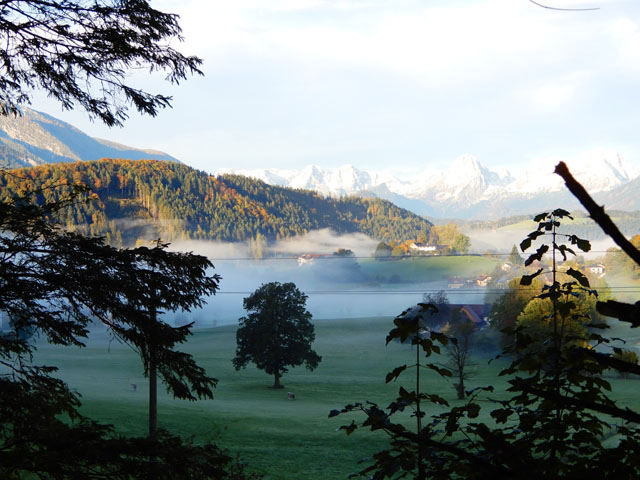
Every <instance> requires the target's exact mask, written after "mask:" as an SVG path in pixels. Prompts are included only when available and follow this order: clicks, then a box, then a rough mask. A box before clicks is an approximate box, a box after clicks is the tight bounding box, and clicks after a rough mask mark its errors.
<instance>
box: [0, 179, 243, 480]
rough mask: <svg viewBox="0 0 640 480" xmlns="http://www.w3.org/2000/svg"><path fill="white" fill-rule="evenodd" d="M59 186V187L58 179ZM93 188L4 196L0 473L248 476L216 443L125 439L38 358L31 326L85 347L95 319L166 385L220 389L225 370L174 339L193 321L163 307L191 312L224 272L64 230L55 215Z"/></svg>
mask: <svg viewBox="0 0 640 480" xmlns="http://www.w3.org/2000/svg"><path fill="white" fill-rule="evenodd" d="M52 188H55V187H52ZM83 190H85V189H83V188H82V187H78V188H74V191H73V192H72V193H71V195H70V196H68V197H66V198H62V199H60V200H59V201H57V202H47V203H44V204H43V205H38V204H36V203H33V202H32V200H33V199H34V198H37V197H38V196H39V195H42V192H41V191H37V190H36V191H32V192H26V193H24V194H23V195H22V196H21V197H17V198H14V199H12V200H10V201H4V202H1V203H0V313H1V314H2V316H3V319H4V320H9V321H8V322H6V323H7V325H9V327H10V328H9V329H8V330H5V331H3V332H2V334H1V335H0V368H1V370H0V477H2V478H33V475H35V476H36V477H37V478H43V479H44V478H47V479H49V478H51V479H71V478H74V479H79V478H82V479H103V478H113V479H123V480H124V479H132V478H167V479H169V478H171V479H211V478H216V479H217V478H233V479H236V478H237V479H240V478H245V476H243V473H242V470H243V469H242V466H241V465H239V464H237V463H236V462H235V461H234V460H233V459H232V458H230V457H229V455H228V454H227V453H226V452H224V451H222V450H220V449H219V448H218V447H217V446H215V445H212V444H207V445H195V444H193V443H191V442H185V441H184V440H182V439H180V438H178V437H175V436H173V435H171V434H169V433H167V432H163V431H159V432H157V433H156V432H152V433H153V434H151V435H150V436H149V437H148V438H124V437H122V436H120V435H117V434H115V433H114V429H113V427H111V426H109V425H102V424H99V423H96V422H94V421H92V420H90V419H88V418H86V417H84V416H83V415H81V414H80V412H79V411H78V408H79V406H80V399H79V395H78V394H77V393H74V392H72V391H71V390H70V389H69V388H68V386H67V385H66V384H65V383H64V382H63V381H61V380H59V379H58V378H55V372H56V368H55V366H41V365H35V364H33V362H32V354H33V352H34V350H35V348H36V347H35V345H34V343H33V342H31V341H30V340H29V335H25V334H24V332H29V333H33V334H35V335H37V336H40V337H44V338H45V339H46V340H47V341H49V342H51V343H54V344H58V345H65V346H68V345H75V346H80V347H82V346H83V340H84V339H85V338H86V337H87V335H88V333H89V327H90V325H91V323H92V322H102V323H103V324H104V325H106V326H107V327H108V328H109V329H111V331H112V332H113V335H114V336H116V337H117V338H119V339H120V340H121V341H124V342H126V343H127V344H129V345H130V346H131V347H132V348H134V349H135V350H136V351H138V352H139V354H140V356H141V359H142V362H143V368H144V371H145V374H146V375H147V376H150V377H153V376H155V375H153V374H152V370H151V368H150V367H151V366H152V365H153V366H154V369H155V368H157V374H158V376H159V377H160V378H161V380H162V381H163V382H164V384H165V385H166V387H167V389H168V390H169V391H170V392H171V393H172V394H173V395H174V396H175V397H176V398H182V399H187V400H196V399H197V398H212V396H213V387H215V384H216V379H214V378H212V377H209V376H208V375H207V374H206V372H205V371H204V369H203V368H202V367H200V366H199V365H198V364H197V363H196V362H195V361H194V359H193V358H192V357H191V356H190V355H188V354H186V353H183V352H180V351H179V350H176V346H177V345H179V344H180V343H182V342H184V341H185V340H186V338H187V337H188V335H189V334H190V329H191V325H186V326H183V327H178V328H175V327H172V326H170V325H168V324H167V323H165V322H163V321H162V320H160V319H158V318H157V316H156V315H157V314H160V313H162V312H164V311H175V310H186V311H188V310H190V309H192V308H197V307H199V306H200V305H202V303H203V297H204V296H205V295H210V294H214V293H215V291H216V290H217V288H218V282H219V280H220V277H219V276H218V275H214V274H212V273H211V270H212V268H213V265H212V264H211V263H210V262H209V260H208V259H207V258H205V257H202V256H199V255H194V254H192V253H176V252H170V251H168V250H167V248H166V247H167V246H166V245H165V244H162V243H160V242H158V243H157V244H156V245H155V246H154V247H152V248H147V247H139V248H135V249H116V248H113V247H110V246H108V245H106V244H105V243H104V240H103V239H102V238H89V237H85V236H82V235H78V234H75V233H71V232H67V231H64V230H62V229H61V228H60V227H59V226H57V225H55V224H53V223H51V222H50V220H49V219H50V217H51V216H52V215H55V213H56V212H57V211H59V210H60V209H61V208H65V207H66V206H68V204H69V203H71V202H76V201H78V195H80V194H81V192H82V191H83Z"/></svg>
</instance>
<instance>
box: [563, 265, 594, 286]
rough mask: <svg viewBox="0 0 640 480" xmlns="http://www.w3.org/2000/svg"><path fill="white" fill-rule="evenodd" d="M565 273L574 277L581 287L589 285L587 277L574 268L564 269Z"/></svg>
mask: <svg viewBox="0 0 640 480" xmlns="http://www.w3.org/2000/svg"><path fill="white" fill-rule="evenodd" d="M566 274H567V275H569V276H571V277H573V278H575V279H576V280H577V281H578V283H579V284H580V285H582V286H583V287H589V279H588V278H587V276H586V275H585V274H584V273H582V272H580V271H578V270H575V269H574V268H569V270H567V271H566Z"/></svg>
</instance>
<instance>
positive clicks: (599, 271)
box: [584, 263, 607, 277]
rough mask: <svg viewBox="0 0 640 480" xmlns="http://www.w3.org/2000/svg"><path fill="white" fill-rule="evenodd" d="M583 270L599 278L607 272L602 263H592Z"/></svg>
mask: <svg viewBox="0 0 640 480" xmlns="http://www.w3.org/2000/svg"><path fill="white" fill-rule="evenodd" d="M584 269H585V270H586V271H587V272H589V273H593V274H594V275H598V276H599V277H603V276H604V274H605V273H606V272H607V269H606V267H605V266H604V265H603V264H602V263H593V264H591V265H587V266H586V267H584Z"/></svg>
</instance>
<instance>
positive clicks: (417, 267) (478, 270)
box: [360, 255, 500, 283]
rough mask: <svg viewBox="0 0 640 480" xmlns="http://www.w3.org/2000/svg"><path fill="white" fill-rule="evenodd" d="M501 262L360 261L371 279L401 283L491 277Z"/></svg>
mask: <svg viewBox="0 0 640 480" xmlns="http://www.w3.org/2000/svg"><path fill="white" fill-rule="evenodd" d="M499 263H500V262H499V261H498V260H496V259H493V258H486V257H481V256H474V255H461V256H434V257H404V258H399V259H393V260H391V259H390V260H375V259H366V260H360V268H361V269H362V272H363V273H364V274H365V275H367V278H369V279H372V280H373V279H377V280H378V281H382V282H384V281H389V279H391V278H392V277H394V276H395V277H396V278H397V281H398V283H416V282H437V281H446V279H447V278H448V277H450V276H452V275H455V276H457V277H462V278H470V277H473V276H476V275H480V274H483V273H491V272H492V271H493V269H494V268H495V267H496V265H498V264H499Z"/></svg>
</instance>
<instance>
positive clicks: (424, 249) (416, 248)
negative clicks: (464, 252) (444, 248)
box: [409, 242, 439, 255]
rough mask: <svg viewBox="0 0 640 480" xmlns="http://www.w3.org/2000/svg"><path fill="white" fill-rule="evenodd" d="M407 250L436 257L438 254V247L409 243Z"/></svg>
mask: <svg viewBox="0 0 640 480" xmlns="http://www.w3.org/2000/svg"><path fill="white" fill-rule="evenodd" d="M409 250H411V251H413V252H419V253H430V254H432V255H436V254H438V252H439V249H438V245H426V244H424V243H418V242H411V243H410V244H409Z"/></svg>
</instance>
